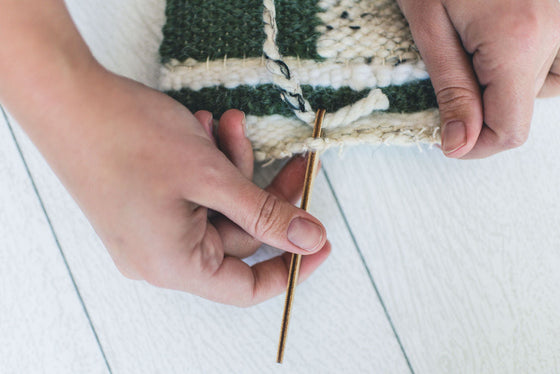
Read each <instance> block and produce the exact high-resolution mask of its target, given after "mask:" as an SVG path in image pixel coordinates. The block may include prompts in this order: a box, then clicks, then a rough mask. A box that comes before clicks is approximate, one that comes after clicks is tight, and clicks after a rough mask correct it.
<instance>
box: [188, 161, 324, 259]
mask: <svg viewBox="0 0 560 374" xmlns="http://www.w3.org/2000/svg"><path fill="white" fill-rule="evenodd" d="M224 158H225V157H224ZM225 160H226V162H225V163H224V164H222V167H219V169H220V173H212V177H211V179H210V181H209V182H208V180H206V184H205V185H206V186H207V188H202V189H197V193H196V196H193V197H192V200H193V201H194V202H196V203H198V204H201V205H204V206H206V207H208V208H210V209H213V210H215V211H218V212H220V213H222V214H223V215H225V216H226V217H228V218H229V219H230V220H232V221H233V222H234V223H236V224H237V225H239V226H240V227H241V228H242V229H243V230H245V231H246V232H247V233H248V234H250V235H251V236H253V237H254V238H255V239H257V240H259V241H261V242H263V243H266V244H268V245H271V246H273V247H276V248H279V249H282V250H285V251H288V252H294V253H299V254H310V253H313V252H317V251H319V250H320V249H321V248H323V246H324V245H325V243H326V240H327V235H326V230H325V228H324V227H323V225H322V224H321V222H319V220H318V219H317V218H315V217H313V216H312V215H311V214H309V213H307V212H306V211H304V210H302V209H299V208H296V207H295V206H293V205H292V204H290V203H288V202H286V201H284V200H281V199H279V198H278V197H276V196H275V195H273V194H271V193H270V192H268V191H265V190H263V189H261V188H259V187H257V186H256V185H255V184H253V183H252V182H251V181H250V180H248V179H247V178H245V177H244V176H243V175H242V174H241V173H240V172H239V170H238V169H237V168H235V167H234V166H233V165H232V164H231V163H230V162H229V161H228V160H227V159H225Z"/></svg>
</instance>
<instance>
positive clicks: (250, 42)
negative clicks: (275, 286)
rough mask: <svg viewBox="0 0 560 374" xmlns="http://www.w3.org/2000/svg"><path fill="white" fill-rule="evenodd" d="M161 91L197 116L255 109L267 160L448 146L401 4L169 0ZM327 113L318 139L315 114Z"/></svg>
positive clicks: (261, 156) (251, 118)
mask: <svg viewBox="0 0 560 374" xmlns="http://www.w3.org/2000/svg"><path fill="white" fill-rule="evenodd" d="M166 17H167V21H166V24H165V26H164V28H163V34H164V39H163V42H162V44H161V47H160V55H161V61H162V68H161V78H160V89H161V90H163V91H165V92H166V93H167V94H169V95H170V96H172V97H173V98H175V99H177V100H178V101H180V102H181V103H183V104H184V105H185V106H187V107H188V108H189V109H190V110H191V111H193V112H194V111H197V110H200V109H205V110H209V111H211V112H212V113H213V114H214V115H215V116H216V117H217V116H220V115H221V114H222V113H223V112H224V111H225V110H227V109H230V108H236V109H240V110H242V111H244V112H245V113H246V115H247V116H246V121H247V136H248V137H249V139H250V140H251V142H252V144H253V148H254V152H255V158H256V159H257V160H259V161H263V160H270V159H277V158H283V157H289V156H291V155H293V154H297V153H302V152H306V151H308V150H318V151H322V150H325V149H327V148H330V147H333V146H344V145H353V144H360V143H369V144H380V143H385V144H415V143H428V144H433V143H438V142H439V141H440V135H439V115H438V111H437V109H436V108H437V102H436V99H435V95H434V92H433V88H432V86H431V83H430V80H429V79H428V78H429V77H428V74H427V72H426V69H425V66H424V64H423V62H422V60H421V59H420V56H419V54H418V52H417V50H416V47H415V45H414V43H413V41H412V37H411V35H410V31H409V29H408V25H407V23H406V20H405V19H404V17H403V16H402V14H401V13H400V10H399V8H398V5H397V4H396V2H395V1H394V0H298V1H290V0H276V1H272V0H264V1H263V2H261V1H256V0H253V1H249V0H236V1H224V0H206V1H201V0H198V1H188V0H167V7H166ZM318 108H324V109H326V110H327V116H326V117H325V129H324V136H323V137H322V138H321V139H312V138H311V131H312V129H311V127H310V124H311V123H312V121H313V117H314V111H315V110H316V109H318Z"/></svg>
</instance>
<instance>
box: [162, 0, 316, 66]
mask: <svg viewBox="0 0 560 374" xmlns="http://www.w3.org/2000/svg"><path fill="white" fill-rule="evenodd" d="M317 3H318V0H298V1H293V0H276V16H277V19H276V22H277V24H278V29H279V30H280V33H279V35H278V46H279V48H280V52H281V53H282V54H283V55H284V56H299V57H301V58H303V59H316V60H319V59H320V57H319V55H318V54H317V50H316V43H317V39H318V37H319V34H318V33H317V32H316V31H315V30H316V27H317V26H318V25H319V24H321V21H320V20H319V18H318V17H317V13H318V12H319V10H320V9H319V8H318V6H317ZM262 13H263V4H262V1H259V0H236V1H230V0H204V1H203V0H167V7H166V11H165V14H166V17H167V22H166V24H165V26H164V27H163V36H164V38H163V42H162V44H161V46H160V55H161V59H162V62H164V63H165V62H168V61H169V60H170V59H172V58H175V59H177V60H179V61H183V60H185V59H187V58H189V57H190V58H194V59H196V60H198V61H206V59H207V58H210V60H214V59H219V58H223V57H224V56H225V55H226V54H227V56H228V57H232V58H243V57H260V56H262V45H263V42H264V38H265V35H264V31H263V20H262Z"/></svg>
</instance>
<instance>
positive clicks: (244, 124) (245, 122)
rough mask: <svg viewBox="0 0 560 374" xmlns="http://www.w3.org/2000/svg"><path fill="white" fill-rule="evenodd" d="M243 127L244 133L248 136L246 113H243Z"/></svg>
mask: <svg viewBox="0 0 560 374" xmlns="http://www.w3.org/2000/svg"><path fill="white" fill-rule="evenodd" d="M241 127H242V128H243V135H245V137H247V119H246V118H245V113H243V119H242V120H241Z"/></svg>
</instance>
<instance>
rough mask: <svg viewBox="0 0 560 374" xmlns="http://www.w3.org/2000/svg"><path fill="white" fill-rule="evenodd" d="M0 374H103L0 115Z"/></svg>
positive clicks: (90, 334)
mask: <svg viewBox="0 0 560 374" xmlns="http://www.w3.org/2000/svg"><path fill="white" fill-rule="evenodd" d="M0 176H1V177H0V238H1V240H0V300H1V301H0V347H1V348H0V363H1V364H0V366H1V369H0V371H1V372H2V373H40V372H42V373H77V372H80V373H107V372H108V370H107V367H106V366H105V363H104V361H103V357H102V355H101V353H100V350H99V347H98V345H97V343H96V341H95V337H94V335H93V332H92V330H91V328H90V325H89V322H88V320H87V318H86V315H85V314H84V311H83V309H82V306H81V304H80V300H79V298H78V296H77V294H76V292H75V290H74V287H73V285H72V281H71V279H70V276H69V273H68V270H67V269H66V267H65V265H64V262H63V260H62V257H61V255H60V252H59V250H58V248H57V246H56V243H55V240H54V237H53V235H52V233H51V231H50V228H49V225H48V222H47V220H46V218H45V215H44V214H43V211H42V210H41V206H40V204H39V200H38V199H37V196H36V195H35V192H34V190H33V187H32V185H31V181H30V179H29V176H28V174H27V172H26V169H25V166H24V164H23V162H22V159H21V156H20V154H19V152H18V150H17V148H16V145H15V143H14V142H13V139H12V136H11V134H10V131H9V128H8V125H7V123H6V122H5V121H4V116H3V114H2V112H1V111H0Z"/></svg>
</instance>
